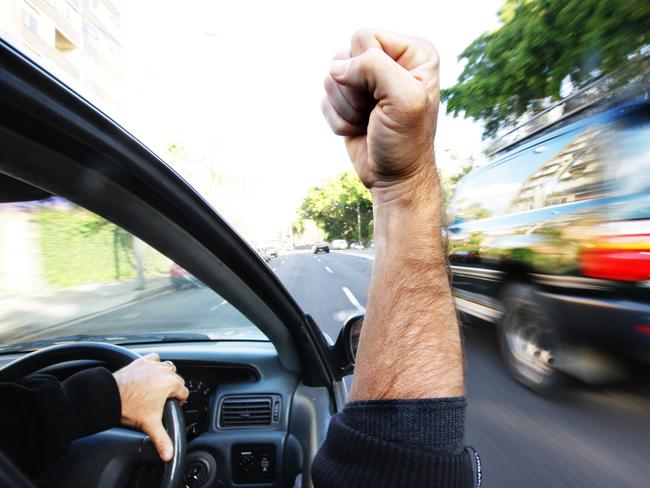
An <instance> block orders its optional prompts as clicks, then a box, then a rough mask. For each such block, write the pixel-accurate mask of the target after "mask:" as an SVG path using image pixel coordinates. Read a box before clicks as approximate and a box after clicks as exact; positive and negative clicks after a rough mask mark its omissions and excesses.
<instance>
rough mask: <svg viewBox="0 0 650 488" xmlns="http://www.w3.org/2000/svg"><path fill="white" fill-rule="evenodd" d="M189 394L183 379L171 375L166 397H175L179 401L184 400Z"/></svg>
mask: <svg viewBox="0 0 650 488" xmlns="http://www.w3.org/2000/svg"><path fill="white" fill-rule="evenodd" d="M189 396H190V391H189V390H188V389H187V387H186V386H185V381H184V380H183V378H181V377H180V376H178V375H176V374H175V375H174V376H172V377H171V382H170V390H169V394H168V397H169V398H176V399H178V400H180V401H182V402H183V401H185V400H187V398H188V397H189Z"/></svg>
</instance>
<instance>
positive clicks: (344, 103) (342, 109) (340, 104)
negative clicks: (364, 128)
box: [324, 75, 370, 124]
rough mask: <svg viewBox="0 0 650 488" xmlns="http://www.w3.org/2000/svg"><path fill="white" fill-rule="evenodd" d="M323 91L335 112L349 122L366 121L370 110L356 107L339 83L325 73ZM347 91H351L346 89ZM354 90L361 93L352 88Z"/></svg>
mask: <svg viewBox="0 0 650 488" xmlns="http://www.w3.org/2000/svg"><path fill="white" fill-rule="evenodd" d="M324 84H325V92H326V93H327V98H328V99H329V101H330V103H331V104H332V106H333V107H334V109H335V110H336V112H337V113H338V114H339V115H340V116H341V117H343V118H344V119H345V120H347V121H348V122H350V123H351V124H362V123H367V121H368V116H369V115H370V112H369V111H368V110H367V109H364V110H361V109H356V108H355V107H354V106H353V105H352V103H351V102H350V101H349V100H348V99H347V97H346V96H345V95H344V94H343V92H342V90H341V88H343V87H342V86H341V85H339V84H338V83H337V82H336V81H334V80H333V79H332V77H331V76H329V75H327V77H326V78H325V83H324ZM348 90H349V91H353V90H351V89H348ZM354 91H355V92H357V93H359V94H361V93H363V92H360V91H359V90H354Z"/></svg>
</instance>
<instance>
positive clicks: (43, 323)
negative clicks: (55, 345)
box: [0, 276, 171, 343]
mask: <svg viewBox="0 0 650 488" xmlns="http://www.w3.org/2000/svg"><path fill="white" fill-rule="evenodd" d="M170 288H171V284H170V282H169V277H167V276H161V277H154V278H148V279H147V280H145V286H144V289H142V290H136V289H135V279H128V280H120V281H113V282H109V283H89V284H85V285H81V286H76V287H71V288H65V289H50V290H39V291H35V292H34V293H32V294H22V295H13V296H9V297H4V298H0V343H6V342H10V341H12V338H13V337H17V336H25V335H27V334H29V333H31V332H35V331H38V330H44V329H47V328H49V327H52V326H54V325H57V324H61V323H64V322H68V321H70V320H74V319H79V318H82V317H86V316H89V315H93V314H96V313H99V312H107V311H109V310H111V309H113V308H115V307H119V306H121V305H124V304H126V303H129V302H134V301H138V300H143V299H144V298H147V297H150V296H153V295H157V294H159V293H162V292H163V291H165V290H168V289H170ZM13 340H15V339H13Z"/></svg>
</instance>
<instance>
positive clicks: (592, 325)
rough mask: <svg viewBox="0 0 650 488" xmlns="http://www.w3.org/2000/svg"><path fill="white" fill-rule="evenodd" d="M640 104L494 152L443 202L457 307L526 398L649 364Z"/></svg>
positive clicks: (644, 112)
mask: <svg viewBox="0 0 650 488" xmlns="http://www.w3.org/2000/svg"><path fill="white" fill-rule="evenodd" d="M647 99H648V98H647V97H645V101H643V98H641V100H639V99H638V98H637V99H636V101H627V102H624V103H623V102H619V103H617V104H615V105H614V106H613V107H612V106H611V105H610V106H609V108H603V109H602V110H600V111H599V110H593V109H592V110H590V111H589V114H588V115H587V114H582V115H580V116H575V115H574V116H573V117H572V118H565V119H564V120H560V121H559V122H557V123H555V124H553V125H550V126H548V127H546V128H545V129H544V130H543V131H541V132H538V133H537V134H535V135H532V136H528V137H526V138H524V139H523V140H520V141H518V142H516V143H514V144H511V145H510V146H507V147H505V148H503V149H501V150H499V151H498V152H497V153H496V154H494V155H493V156H491V158H490V160H489V162H488V164H486V165H485V166H483V167H480V168H478V169H476V170H474V171H472V172H471V173H469V174H468V175H467V176H466V177H464V178H463V179H462V180H461V182H460V185H459V186H458V188H457V189H456V191H455V193H454V196H453V198H452V201H451V204H450V208H449V211H450V215H449V219H450V220H449V222H450V225H449V229H448V237H449V249H450V263H451V269H452V276H453V285H454V294H455V298H456V303H457V307H458V309H459V311H461V312H462V313H465V314H469V315H470V316H473V317H477V318H479V319H482V320H486V321H489V322H493V323H494V324H496V325H497V328H498V336H499V341H500V345H501V349H502V352H503V356H504V358H505V360H506V362H507V365H508V367H509V369H510V371H511V372H512V374H513V375H514V376H515V378H516V379H517V380H519V381H520V382H522V383H524V384H525V385H527V386H529V387H531V388H533V389H535V390H538V391H548V390H551V389H554V388H557V387H558V386H559V385H560V384H561V383H562V380H563V379H564V378H566V376H565V374H567V373H568V374H569V375H571V376H574V377H578V378H581V379H583V380H586V381H595V380H603V379H606V378H612V377H613V373H615V372H618V371H620V369H619V368H618V366H619V365H620V364H621V361H620V359H621V358H636V359H641V360H646V361H647V360H648V359H649V358H650V104H649V103H648V102H647ZM612 358H615V360H614V361H612Z"/></svg>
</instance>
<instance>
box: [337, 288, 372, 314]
mask: <svg viewBox="0 0 650 488" xmlns="http://www.w3.org/2000/svg"><path fill="white" fill-rule="evenodd" d="M341 290H343V293H345V296H346V297H348V300H350V303H351V304H352V305H354V307H355V308H356V309H357V310H358V311H359V312H361V313H366V309H365V308H364V306H363V305H361V304H360V303H359V300H357V297H355V296H354V295H353V294H352V292H351V291H350V289H349V288H347V287H345V286H342V287H341Z"/></svg>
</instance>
